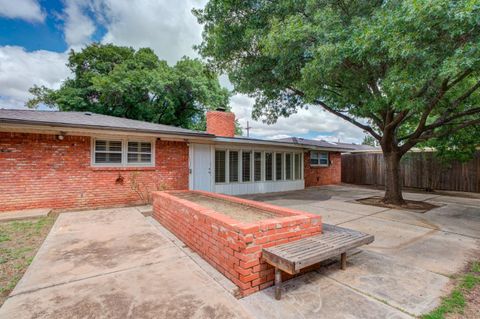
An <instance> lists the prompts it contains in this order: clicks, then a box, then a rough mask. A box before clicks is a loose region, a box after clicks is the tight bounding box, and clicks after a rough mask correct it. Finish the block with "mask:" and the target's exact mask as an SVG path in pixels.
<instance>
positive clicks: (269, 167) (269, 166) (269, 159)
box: [265, 153, 273, 181]
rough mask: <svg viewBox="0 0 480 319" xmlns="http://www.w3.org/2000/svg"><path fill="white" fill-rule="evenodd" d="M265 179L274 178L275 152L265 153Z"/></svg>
mask: <svg viewBox="0 0 480 319" xmlns="http://www.w3.org/2000/svg"><path fill="white" fill-rule="evenodd" d="M265 180H266V181H271V180H273V153H265Z"/></svg>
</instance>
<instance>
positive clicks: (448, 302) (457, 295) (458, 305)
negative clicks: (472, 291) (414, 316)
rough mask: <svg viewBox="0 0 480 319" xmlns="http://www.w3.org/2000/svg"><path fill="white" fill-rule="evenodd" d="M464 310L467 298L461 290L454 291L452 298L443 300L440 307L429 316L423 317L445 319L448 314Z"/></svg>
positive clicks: (426, 318) (425, 318) (423, 318)
mask: <svg viewBox="0 0 480 319" xmlns="http://www.w3.org/2000/svg"><path fill="white" fill-rule="evenodd" d="M464 308H465V297H464V296H463V293H462V292H461V291H459V290H454V291H453V292H452V293H451V294H450V296H448V297H447V298H445V299H443V301H442V304H441V305H440V307H438V308H437V309H435V310H434V311H432V312H431V313H429V314H428V315H424V316H422V319H443V318H445V315H446V314H448V313H458V312H462V311H463V309H464Z"/></svg>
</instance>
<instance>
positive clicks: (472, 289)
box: [422, 261, 480, 319]
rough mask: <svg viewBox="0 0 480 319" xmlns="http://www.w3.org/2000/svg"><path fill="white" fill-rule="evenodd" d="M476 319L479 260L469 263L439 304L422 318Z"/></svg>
mask: <svg viewBox="0 0 480 319" xmlns="http://www.w3.org/2000/svg"><path fill="white" fill-rule="evenodd" d="M457 318H458V319H460V318H464V319H476V318H480V261H475V262H473V263H471V264H470V265H469V267H468V268H467V270H466V272H465V273H463V274H461V275H459V276H457V278H456V286H455V288H454V289H453V291H452V292H451V293H450V295H448V296H447V297H445V298H443V300H442V303H441V304H440V306H439V307H438V308H437V309H435V310H434V311H432V312H431V313H429V314H427V315H424V316H422V319H457Z"/></svg>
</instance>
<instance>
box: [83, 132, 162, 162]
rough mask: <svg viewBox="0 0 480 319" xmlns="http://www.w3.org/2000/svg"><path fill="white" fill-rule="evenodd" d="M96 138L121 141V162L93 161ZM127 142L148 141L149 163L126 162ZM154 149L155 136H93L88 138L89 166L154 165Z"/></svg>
mask: <svg viewBox="0 0 480 319" xmlns="http://www.w3.org/2000/svg"><path fill="white" fill-rule="evenodd" d="M96 140H105V141H116V142H122V162H121V163H95V141H96ZM128 142H140V143H150V148H151V157H150V163H128ZM155 149H156V139H155V138H150V139H148V138H140V137H139V138H135V137H133V138H132V137H123V138H119V137H118V136H100V135H99V136H95V137H92V138H91V139H90V166H91V167H113V168H121V167H138V168H142V167H155V162H156V159H155Z"/></svg>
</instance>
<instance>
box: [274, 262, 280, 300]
mask: <svg viewBox="0 0 480 319" xmlns="http://www.w3.org/2000/svg"><path fill="white" fill-rule="evenodd" d="M280 298H282V271H281V270H280V269H279V268H277V267H275V299H277V300H280Z"/></svg>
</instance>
